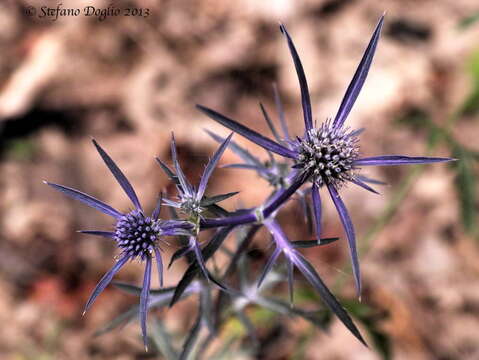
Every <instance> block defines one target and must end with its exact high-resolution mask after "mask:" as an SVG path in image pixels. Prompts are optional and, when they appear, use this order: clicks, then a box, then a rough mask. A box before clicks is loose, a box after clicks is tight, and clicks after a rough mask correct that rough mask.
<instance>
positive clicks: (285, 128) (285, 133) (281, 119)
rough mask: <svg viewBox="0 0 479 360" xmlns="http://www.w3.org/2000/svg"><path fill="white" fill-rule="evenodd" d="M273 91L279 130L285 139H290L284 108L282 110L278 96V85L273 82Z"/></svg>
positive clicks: (281, 103)
mask: <svg viewBox="0 0 479 360" xmlns="http://www.w3.org/2000/svg"><path fill="white" fill-rule="evenodd" d="M273 92H274V102H275V104H276V112H277V113H278V116H279V122H280V123H281V130H282V131H283V136H284V139H285V140H286V141H288V140H289V139H290V136H289V131H288V126H287V125H286V119H285V117H284V110H283V102H282V101H281V97H280V96H279V91H278V87H277V86H276V84H273Z"/></svg>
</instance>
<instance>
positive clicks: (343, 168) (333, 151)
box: [294, 121, 359, 187]
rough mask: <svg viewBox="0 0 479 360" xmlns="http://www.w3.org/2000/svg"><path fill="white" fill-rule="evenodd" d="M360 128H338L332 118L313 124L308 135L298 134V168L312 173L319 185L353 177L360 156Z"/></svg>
mask: <svg viewBox="0 0 479 360" xmlns="http://www.w3.org/2000/svg"><path fill="white" fill-rule="evenodd" d="M356 134H357V131H349V130H348V129H344V128H335V127H334V126H333V125H332V124H331V123H330V122H329V121H327V122H325V123H323V124H322V125H321V127H320V128H311V129H310V130H309V131H308V132H307V135H306V136H305V138H302V139H300V138H298V140H297V143H296V148H297V151H298V153H299V155H298V157H297V159H296V165H295V166H294V167H295V168H297V169H301V170H302V171H303V172H305V173H306V172H308V173H311V177H310V179H311V181H313V182H314V183H316V185H318V186H320V187H321V186H323V185H329V184H331V185H334V186H339V185H341V183H343V182H344V181H347V180H351V179H352V178H353V175H354V174H353V171H354V168H353V163H354V161H355V160H356V159H357V158H358V156H359V145H358V138H357V136H356Z"/></svg>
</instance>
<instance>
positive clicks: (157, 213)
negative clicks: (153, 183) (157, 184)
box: [151, 193, 163, 220]
mask: <svg viewBox="0 0 479 360" xmlns="http://www.w3.org/2000/svg"><path fill="white" fill-rule="evenodd" d="M162 202H163V193H160V196H158V200H157V201H156V206H155V210H153V213H152V214H151V217H152V218H153V219H155V220H158V218H159V217H160V212H161V203H162Z"/></svg>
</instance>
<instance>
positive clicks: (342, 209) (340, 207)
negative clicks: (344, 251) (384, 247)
mask: <svg viewBox="0 0 479 360" xmlns="http://www.w3.org/2000/svg"><path fill="white" fill-rule="evenodd" d="M328 190H329V194H330V195H331V199H333V203H334V205H335V206H336V210H337V211H338V214H339V218H340V219H341V222H342V224H343V227H344V231H345V232H346V237H347V238H348V245H349V255H350V257H351V263H352V268H353V275H354V281H355V283H356V292H357V295H358V297H361V272H360V269H359V258H358V252H357V249H356V235H355V234H354V227H353V223H352V221H351V218H350V217H349V214H348V210H347V209H346V206H345V205H344V203H343V200H342V199H341V197H340V196H339V193H338V191H337V190H336V188H335V187H334V186H332V185H328Z"/></svg>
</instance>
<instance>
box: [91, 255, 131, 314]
mask: <svg viewBox="0 0 479 360" xmlns="http://www.w3.org/2000/svg"><path fill="white" fill-rule="evenodd" d="M129 259H130V256H129V255H128V254H124V255H123V256H122V257H121V258H120V259H119V260H118V261H117V262H116V263H115V265H113V267H112V268H111V269H110V270H109V271H108V272H107V273H106V274H105V275H103V277H102V278H101V280H100V281H99V282H98V284H97V285H96V287H95V289H94V290H93V291H92V293H91V295H90V298H89V299H88V301H87V302H86V305H85V308H84V310H83V314H85V313H86V312H87V311H88V309H89V308H90V306H91V305H92V304H93V302H94V301H95V299H96V298H97V297H98V295H100V293H101V292H102V291H103V290H105V288H106V287H107V286H108V284H109V283H110V282H111V280H112V279H113V276H115V274H116V273H117V272H118V271H119V270H120V269H121V268H122V267H123V265H125V264H126V262H127V261H128V260H129Z"/></svg>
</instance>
